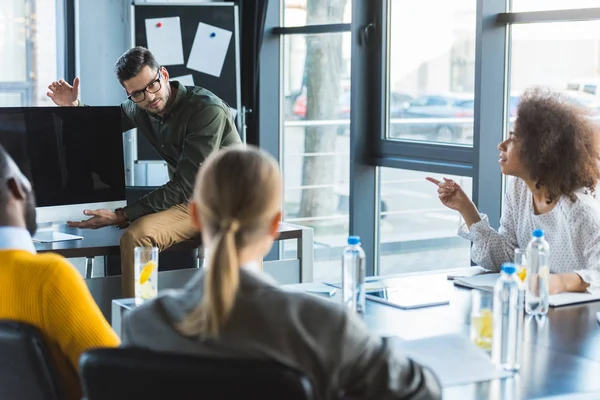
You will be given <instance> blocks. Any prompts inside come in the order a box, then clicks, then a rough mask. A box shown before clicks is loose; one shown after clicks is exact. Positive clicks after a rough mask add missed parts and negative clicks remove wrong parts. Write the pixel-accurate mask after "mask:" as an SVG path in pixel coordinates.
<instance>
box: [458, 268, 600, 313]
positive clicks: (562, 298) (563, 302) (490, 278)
mask: <svg viewBox="0 0 600 400" xmlns="http://www.w3.org/2000/svg"><path fill="white" fill-rule="evenodd" d="M499 276H500V274H486V275H477V276H471V277H467V278H456V279H455V280H454V284H455V285H457V286H464V287H468V288H473V289H479V290H487V291H493V290H494V285H495V284H496V281H497V280H498V277H499ZM548 300H549V304H550V307H560V306H568V305H571V304H579V303H587V302H590V301H598V300H600V294H591V293H571V292H569V293H558V294H553V295H551V296H550V297H549V299H548Z"/></svg>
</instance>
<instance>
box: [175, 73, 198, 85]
mask: <svg viewBox="0 0 600 400" xmlns="http://www.w3.org/2000/svg"><path fill="white" fill-rule="evenodd" d="M169 80H172V81H177V82H180V83H181V84H182V85H184V86H196V85H194V77H193V76H192V74H188V75H181V76H172V77H171V78H169Z"/></svg>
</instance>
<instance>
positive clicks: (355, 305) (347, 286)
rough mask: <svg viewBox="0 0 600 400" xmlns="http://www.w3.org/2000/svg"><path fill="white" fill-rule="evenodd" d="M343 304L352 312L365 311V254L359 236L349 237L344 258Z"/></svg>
mask: <svg viewBox="0 0 600 400" xmlns="http://www.w3.org/2000/svg"><path fill="white" fill-rule="evenodd" d="M342 302H343V304H344V305H345V306H346V307H347V308H348V309H350V310H353V311H356V312H358V313H363V312H364V311H365V252H364V250H363V249H362V247H360V238H359V237H358V236H350V237H348V247H346V249H345V250H344V255H343V256H342Z"/></svg>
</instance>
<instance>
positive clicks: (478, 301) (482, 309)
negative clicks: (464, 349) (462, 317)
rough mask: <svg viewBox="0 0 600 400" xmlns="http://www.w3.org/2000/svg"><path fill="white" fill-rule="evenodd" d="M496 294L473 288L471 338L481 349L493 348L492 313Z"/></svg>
mask: <svg viewBox="0 0 600 400" xmlns="http://www.w3.org/2000/svg"><path fill="white" fill-rule="evenodd" d="M493 302H494V294H493V293H492V292H488V291H483V290H477V289H472V290H471V340H472V341H473V342H474V343H475V344H476V345H477V346H478V347H479V348H481V349H483V350H485V351H487V352H491V350H492V332H493V325H492V322H493V321H492V315H493Z"/></svg>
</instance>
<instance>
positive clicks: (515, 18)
mask: <svg viewBox="0 0 600 400" xmlns="http://www.w3.org/2000/svg"><path fill="white" fill-rule="evenodd" d="M599 19H600V7H596V8H577V9H565V10H547V11H522V12H500V13H498V14H497V16H496V22H497V23H498V24H531V23H547V22H581V21H593V20H599Z"/></svg>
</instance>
